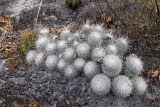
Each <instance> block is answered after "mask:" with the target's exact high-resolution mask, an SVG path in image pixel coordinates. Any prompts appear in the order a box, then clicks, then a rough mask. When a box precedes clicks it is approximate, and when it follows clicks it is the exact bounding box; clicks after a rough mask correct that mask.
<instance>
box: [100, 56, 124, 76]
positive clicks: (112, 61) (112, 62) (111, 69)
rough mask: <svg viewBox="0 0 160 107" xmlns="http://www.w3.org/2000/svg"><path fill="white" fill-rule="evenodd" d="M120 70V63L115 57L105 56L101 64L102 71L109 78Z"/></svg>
mask: <svg viewBox="0 0 160 107" xmlns="http://www.w3.org/2000/svg"><path fill="white" fill-rule="evenodd" d="M121 70H122V61H121V59H120V58H119V57H118V56H117V55H106V56H105V57H104V59H103V63H102V71H103V73H105V74H106V75H107V76H109V77H114V76H117V75H118V74H119V73H120V72H121Z"/></svg>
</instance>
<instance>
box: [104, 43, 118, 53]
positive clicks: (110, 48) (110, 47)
mask: <svg viewBox="0 0 160 107" xmlns="http://www.w3.org/2000/svg"><path fill="white" fill-rule="evenodd" d="M105 50H106V54H115V55H116V54H117V53H118V50H117V47H116V45H114V44H109V45H108V46H107V47H106V49H105Z"/></svg>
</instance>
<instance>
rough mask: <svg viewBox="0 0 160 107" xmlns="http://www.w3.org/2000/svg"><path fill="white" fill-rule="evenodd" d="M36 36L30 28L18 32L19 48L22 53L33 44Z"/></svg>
mask: <svg viewBox="0 0 160 107" xmlns="http://www.w3.org/2000/svg"><path fill="white" fill-rule="evenodd" d="M35 40H36V36H35V34H34V32H33V31H32V30H31V29H25V30H23V31H21V32H20V37H19V49H20V52H21V53H22V54H25V53H26V52H28V50H29V49H31V48H32V47H33V46H34V45H35Z"/></svg>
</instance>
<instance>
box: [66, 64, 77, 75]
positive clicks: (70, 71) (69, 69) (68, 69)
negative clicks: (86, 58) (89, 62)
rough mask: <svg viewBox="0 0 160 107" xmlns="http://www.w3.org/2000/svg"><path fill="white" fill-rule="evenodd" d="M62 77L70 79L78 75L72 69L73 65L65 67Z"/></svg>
mask: <svg viewBox="0 0 160 107" xmlns="http://www.w3.org/2000/svg"><path fill="white" fill-rule="evenodd" d="M64 75H65V76H67V77H70V78H73V77H76V76H77V75H78V71H77V70H76V69H75V68H74V66H73V65H69V66H67V68H66V69H65V71H64Z"/></svg>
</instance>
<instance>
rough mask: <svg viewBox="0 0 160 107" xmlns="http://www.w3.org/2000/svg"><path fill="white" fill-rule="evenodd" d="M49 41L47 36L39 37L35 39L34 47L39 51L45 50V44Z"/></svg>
mask: <svg viewBox="0 0 160 107" xmlns="http://www.w3.org/2000/svg"><path fill="white" fill-rule="evenodd" d="M48 43H50V40H49V38H48V37H39V38H38V40H37V41H36V48H37V49H38V50H41V51H45V47H46V45H47V44H48Z"/></svg>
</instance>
